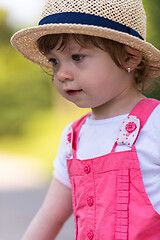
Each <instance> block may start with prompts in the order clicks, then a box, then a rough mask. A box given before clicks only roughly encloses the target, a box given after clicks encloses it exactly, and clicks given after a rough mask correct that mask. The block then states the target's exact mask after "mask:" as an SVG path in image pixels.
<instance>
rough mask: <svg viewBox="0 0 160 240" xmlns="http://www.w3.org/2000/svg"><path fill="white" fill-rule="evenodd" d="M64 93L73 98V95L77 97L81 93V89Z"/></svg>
mask: <svg viewBox="0 0 160 240" xmlns="http://www.w3.org/2000/svg"><path fill="white" fill-rule="evenodd" d="M65 92H66V93H67V94H68V95H69V96H75V95H78V94H80V93H81V92H82V89H79V90H73V89H70V90H65Z"/></svg>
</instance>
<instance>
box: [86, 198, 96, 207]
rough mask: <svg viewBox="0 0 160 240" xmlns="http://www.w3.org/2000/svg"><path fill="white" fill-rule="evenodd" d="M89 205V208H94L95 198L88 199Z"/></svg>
mask: <svg viewBox="0 0 160 240" xmlns="http://www.w3.org/2000/svg"><path fill="white" fill-rule="evenodd" d="M87 203H88V206H90V207H92V206H93V203H94V200H93V197H89V198H88V199H87Z"/></svg>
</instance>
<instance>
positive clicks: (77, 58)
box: [49, 54, 84, 67]
mask: <svg viewBox="0 0 160 240" xmlns="http://www.w3.org/2000/svg"><path fill="white" fill-rule="evenodd" d="M83 58H84V56H83V55H80V54H73V55H72V60H73V61H75V62H80V61H81V60H82V59H83ZM49 62H51V63H52V65H53V66H54V67H55V66H56V65H57V64H58V62H59V61H58V60H57V59H56V58H51V59H49Z"/></svg>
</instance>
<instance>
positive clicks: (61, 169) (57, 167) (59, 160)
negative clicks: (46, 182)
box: [53, 123, 72, 188]
mask: <svg viewBox="0 0 160 240" xmlns="http://www.w3.org/2000/svg"><path fill="white" fill-rule="evenodd" d="M71 124H72V123H70V124H69V125H67V126H66V127H65V129H64V131H63V132H62V135H61V142H60V146H59V149H58V153H57V156H56V158H55V160H54V162H53V167H54V171H53V175H54V177H55V178H56V179H57V180H58V181H60V182H61V183H62V184H64V185H65V186H67V187H69V188H71V184H70V180H69V175H68V170H67V161H66V141H67V133H68V131H69V129H70V127H71Z"/></svg>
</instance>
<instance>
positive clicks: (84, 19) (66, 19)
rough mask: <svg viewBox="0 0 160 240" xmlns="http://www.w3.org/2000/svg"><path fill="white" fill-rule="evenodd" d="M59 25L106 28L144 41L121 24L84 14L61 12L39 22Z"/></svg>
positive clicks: (40, 23)
mask: <svg viewBox="0 0 160 240" xmlns="http://www.w3.org/2000/svg"><path fill="white" fill-rule="evenodd" d="M59 23H62V24H65V23H67V24H82V25H93V26H97V27H104V28H105V27H106V28H110V29H113V30H116V31H120V32H124V33H128V34H130V35H132V36H135V37H138V38H140V39H142V40H144V39H143V38H142V37H141V35H140V34H139V33H138V32H136V31H135V30H133V29H132V28H130V27H127V26H125V25H123V24H121V23H118V22H115V21H112V20H110V19H107V18H104V17H99V16H95V15H91V14H86V13H79V12H63V13H56V14H52V15H49V16H47V17H44V18H43V19H42V20H41V21H40V22H39V25H44V24H59Z"/></svg>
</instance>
